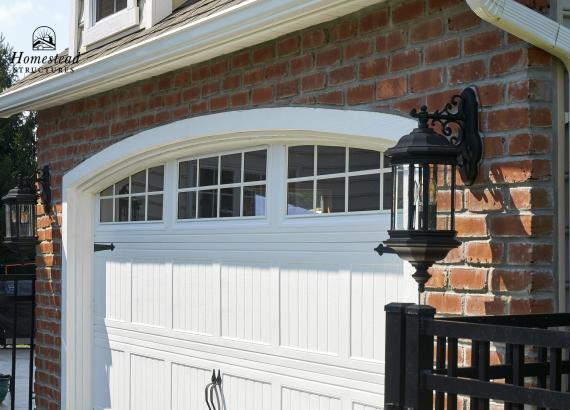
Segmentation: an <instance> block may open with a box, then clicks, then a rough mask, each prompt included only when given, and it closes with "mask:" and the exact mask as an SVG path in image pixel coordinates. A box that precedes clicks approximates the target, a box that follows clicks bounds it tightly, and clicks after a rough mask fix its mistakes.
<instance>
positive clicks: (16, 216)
mask: <svg viewBox="0 0 570 410" xmlns="http://www.w3.org/2000/svg"><path fill="white" fill-rule="evenodd" d="M34 182H36V183H38V184H39V185H40V186H41V191H40V194H39V195H38V194H37V193H36V190H35V187H34V185H33V183H26V182H25V180H24V178H20V181H19V182H18V186H16V187H15V188H12V189H11V190H10V191H8V194H6V195H5V196H4V197H2V203H3V204H4V213H5V221H6V226H5V228H6V234H5V237H4V244H5V245H6V246H7V247H8V248H9V249H11V250H12V251H13V252H15V253H17V254H18V255H20V256H21V257H23V256H27V255H30V254H31V253H32V250H33V249H34V247H35V246H36V243H37V238H36V203H37V200H38V196H39V197H40V199H41V201H42V203H43V205H44V209H45V212H46V213H49V212H50V202H51V190H50V186H49V167H48V166H47V165H46V166H45V167H44V168H43V169H42V170H41V171H40V176H39V177H36V178H35V181H34Z"/></svg>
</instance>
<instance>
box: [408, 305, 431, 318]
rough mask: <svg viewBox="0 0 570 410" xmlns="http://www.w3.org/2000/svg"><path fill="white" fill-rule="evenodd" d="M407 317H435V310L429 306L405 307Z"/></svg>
mask: <svg viewBox="0 0 570 410" xmlns="http://www.w3.org/2000/svg"><path fill="white" fill-rule="evenodd" d="M406 314H407V315H408V316H419V317H431V318H433V317H434V316H435V308H433V307H432V306H429V305H411V306H408V307H406Z"/></svg>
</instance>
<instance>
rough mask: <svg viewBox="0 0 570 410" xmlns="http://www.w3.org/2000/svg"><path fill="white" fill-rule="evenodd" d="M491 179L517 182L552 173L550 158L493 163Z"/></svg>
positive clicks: (496, 181)
mask: <svg viewBox="0 0 570 410" xmlns="http://www.w3.org/2000/svg"><path fill="white" fill-rule="evenodd" d="M489 173H490V179H491V181H492V182H495V183H509V184H512V183H517V182H526V181H529V180H534V179H541V178H544V177H547V176H551V175H552V171H551V163H550V161H549V160H540V159H536V160H521V161H508V162H501V163H495V164H492V165H491V167H490V170H489Z"/></svg>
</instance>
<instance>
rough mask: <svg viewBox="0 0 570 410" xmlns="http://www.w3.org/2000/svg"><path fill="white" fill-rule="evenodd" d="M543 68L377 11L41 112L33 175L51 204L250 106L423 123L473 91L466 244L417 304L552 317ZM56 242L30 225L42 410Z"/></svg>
mask: <svg viewBox="0 0 570 410" xmlns="http://www.w3.org/2000/svg"><path fill="white" fill-rule="evenodd" d="M552 63H553V62H552V60H551V58H550V57H549V56H548V55H547V54H546V53H544V52H542V51H540V50H537V49H535V48H532V47H529V46H528V45H527V44H525V43H523V42H521V41H519V40H518V39H516V38H513V37H512V36H510V35H507V34H506V33H504V32H502V31H500V30H498V29H496V28H493V27H492V26H490V25H488V24H486V23H483V22H481V21H480V20H479V19H478V18H477V17H476V16H475V15H474V14H473V13H472V12H471V11H469V9H468V7H467V6H466V5H465V3H464V2H461V1H459V0H425V1H424V0H409V1H405V2H397V3H391V4H384V5H380V6H377V7H373V8H370V9H367V10H364V11H362V12H360V13H357V14H353V15H349V16H346V17H344V18H342V19H339V20H336V21H333V22H330V23H326V24H323V25H320V26H317V27H313V28H310V29H307V30H303V31H301V32H296V33H292V34H290V35H287V36H284V37H282V38H279V39H277V40H275V41H270V42H267V43H265V44H261V45H259V46H256V47H253V48H251V49H247V50H242V51H239V52H236V53H233V54H231V55H228V56H223V57H220V58H216V59H215V60H213V61H210V62H206V63H203V64H199V65H196V66H192V67H188V68H186V69H182V70H178V71H176V72H171V73H168V74H165V75H162V76H160V77H156V78H151V79H148V80H145V81H142V82H138V83H135V84H132V85H129V86H126V87H123V88H121V89H117V90H115V91H112V92H107V93H104V94H101V95H97V96H94V97H91V98H86V99H83V100H80V101H76V102H73V103H69V104H65V105H63V106H59V107H54V108H52V109H49V110H44V111H42V112H40V113H39V130H38V136H39V146H38V148H39V162H40V165H43V164H46V163H50V164H51V170H52V173H53V187H54V200H55V202H56V203H58V204H59V202H60V197H61V191H60V187H61V177H62V175H63V174H64V173H65V172H66V171H68V170H69V169H71V168H73V167H74V166H75V165H77V164H79V163H80V162H81V161H82V160H84V159H85V158H88V157H89V156H91V155H93V154H94V153H96V152H98V151H100V150H101V149H103V148H105V147H107V146H109V145H111V144H113V143H114V142H116V141H119V140H121V139H123V138H125V137H128V136H130V135H133V134H134V133H136V132H138V131H140V130H143V129H147V128H151V127H155V126H157V125H160V124H165V123H168V122H171V121H175V120H178V119H182V118H187V117H191V116H198V115H203V114H208V113H211V112H219V111H225V110H235V109H243V108H252V107H255V106H265V107H270V106H288V105H305V106H313V105H319V106H325V107H334V108H339V107H341V108H346V109H359V110H372V111H386V112H404V113H407V112H408V111H409V110H410V109H411V108H413V107H418V106H420V105H422V104H427V105H428V106H429V107H430V109H431V110H433V109H436V108H441V107H442V106H443V105H444V104H445V103H446V102H447V101H448V99H449V97H450V96H451V95H453V94H455V93H457V92H459V91H461V90H462V88H463V87H465V86H467V85H476V86H477V88H478V92H479V97H480V102H481V105H482V109H481V128H482V130H483V132H484V133H485V136H486V138H485V160H484V163H483V165H482V166H481V172H480V175H479V178H478V181H477V183H476V184H475V185H474V186H472V187H469V188H465V187H460V189H459V192H458V199H457V201H456V203H457V210H458V213H459V215H458V217H457V228H458V231H459V235H460V236H461V238H462V239H463V240H464V244H463V245H462V246H461V247H460V248H459V249H457V250H455V251H452V252H451V254H450V255H449V256H448V258H447V259H446V260H445V261H444V263H442V264H440V265H438V266H437V267H436V268H434V269H433V270H432V272H433V275H434V276H433V279H432V280H431V281H430V283H429V290H428V292H427V293H426V295H427V299H426V300H427V303H429V304H432V305H433V306H435V307H436V308H437V309H438V311H439V312H442V313H460V314H494V313H520V312H529V311H532V312H538V311H551V310H552V309H553V308H554V303H555V298H554V294H555V292H554V287H555V285H554V283H555V279H554V277H553V270H552V269H553V254H554V250H553V245H552V241H553V238H554V226H553V213H554V210H553V207H554V189H553V177H552V175H553V174H552V172H553V166H552V161H551V160H552V132H553V131H552V124H551V121H552V119H551V117H552V101H553V96H552V91H551V90H552V85H553V84H552V74H551V73H552ZM379 126H381V124H379ZM56 209H57V211H58V215H60V211H61V207H60V205H57V206H56ZM60 237H61V231H60V220H59V218H57V219H53V217H52V218H51V219H50V218H48V217H47V216H45V215H40V217H39V238H40V240H41V245H40V247H39V249H38V259H37V262H38V266H39V267H38V277H39V280H38V308H37V309H38V312H37V317H38V337H37V342H38V345H37V359H36V365H37V370H36V386H35V391H36V397H37V405H38V408H41V409H56V408H59V402H60V392H59V386H60V343H61V338H60V317H61V312H60V306H61V304H60V302H61V300H60V295H61V239H60Z"/></svg>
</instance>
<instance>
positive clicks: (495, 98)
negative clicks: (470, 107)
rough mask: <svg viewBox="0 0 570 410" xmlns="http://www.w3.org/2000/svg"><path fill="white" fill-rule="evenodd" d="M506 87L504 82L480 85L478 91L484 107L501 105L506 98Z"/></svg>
mask: <svg viewBox="0 0 570 410" xmlns="http://www.w3.org/2000/svg"><path fill="white" fill-rule="evenodd" d="M504 90H505V87H504V86H503V84H487V85H482V86H480V87H479V88H478V89H477V91H478V96H479V103H480V104H481V106H483V107H490V106H493V105H500V104H502V103H503V100H504V97H503V96H504V93H505V91H504Z"/></svg>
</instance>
